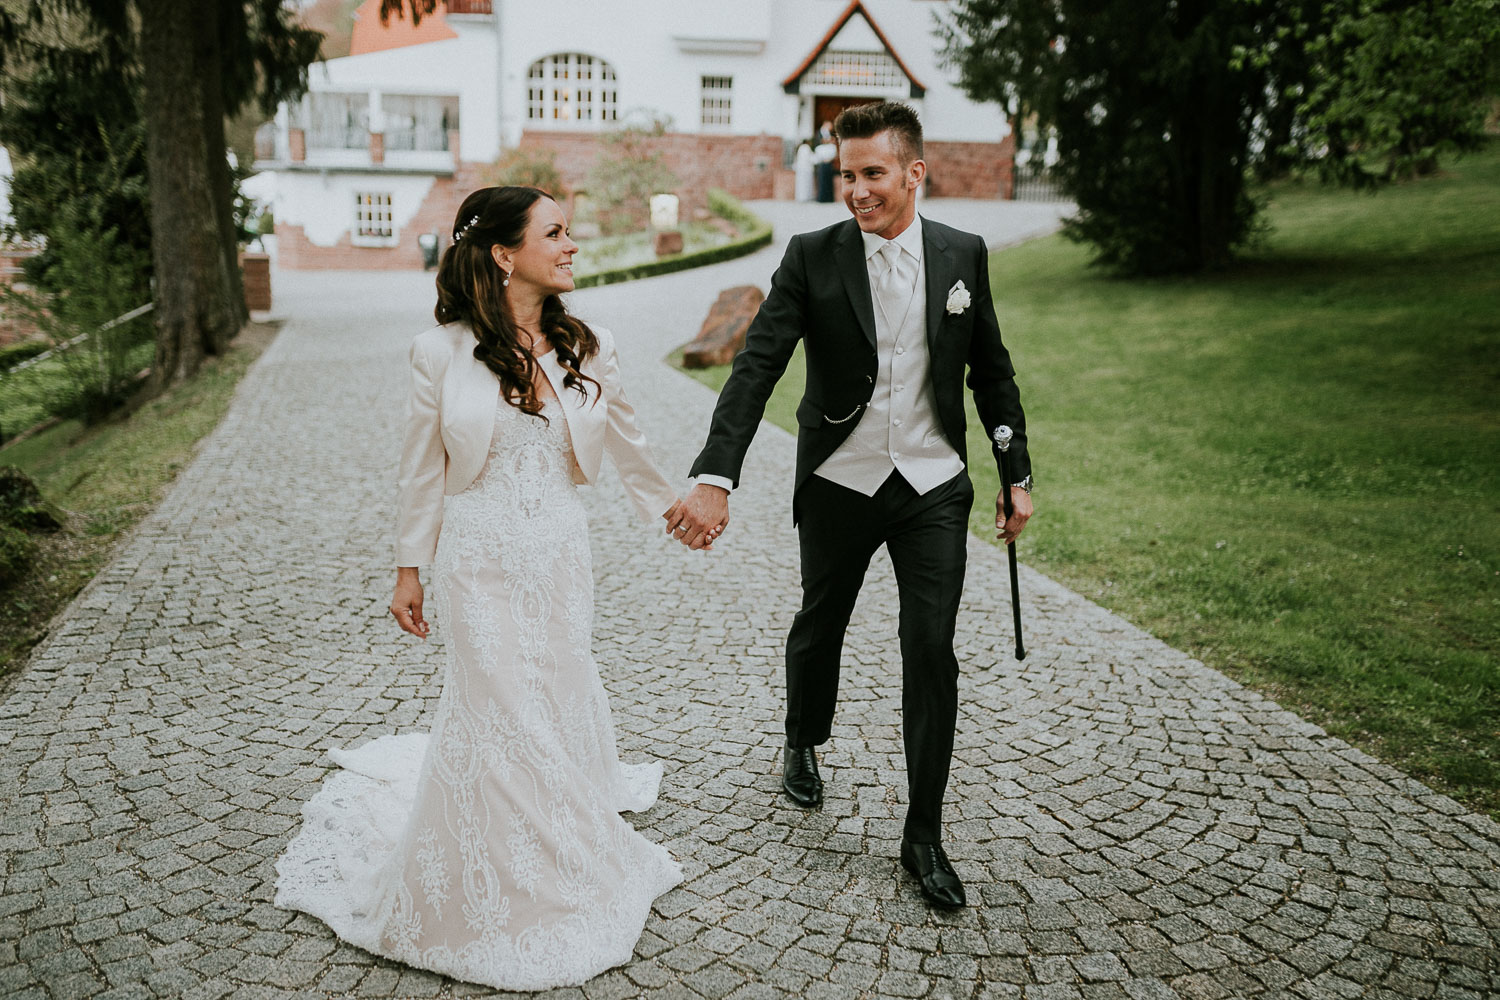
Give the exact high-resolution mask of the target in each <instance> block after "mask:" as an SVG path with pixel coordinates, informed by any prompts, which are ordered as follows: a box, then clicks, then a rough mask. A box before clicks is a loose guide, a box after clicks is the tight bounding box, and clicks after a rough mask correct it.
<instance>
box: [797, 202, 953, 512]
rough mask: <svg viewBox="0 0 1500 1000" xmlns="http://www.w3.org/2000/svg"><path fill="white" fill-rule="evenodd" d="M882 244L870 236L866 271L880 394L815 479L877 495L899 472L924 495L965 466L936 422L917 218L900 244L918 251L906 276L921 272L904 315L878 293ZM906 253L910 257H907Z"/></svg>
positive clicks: (924, 264)
mask: <svg viewBox="0 0 1500 1000" xmlns="http://www.w3.org/2000/svg"><path fill="white" fill-rule="evenodd" d="M883 242H884V241H883V240H880V239H879V237H876V238H875V239H874V240H871V239H870V238H869V236H868V235H866V243H865V250H866V256H865V266H866V268H867V269H868V270H869V274H870V289H871V291H870V295H871V297H872V299H873V300H874V306H875V352H876V362H877V366H878V367H877V374H876V377H875V389H874V392H873V393H872V394H871V396H870V405H869V406H867V407H866V408H865V410H864V412H863V413H861V414H860V416H859V423H858V424H856V425H855V428H854V431H853V433H851V434H850V435H849V436H848V437H847V438H845V439H844V442H843V443H842V444H840V445H839V447H838V449H837V450H836V451H834V453H833V454H832V455H830V456H828V458H827V460H826V461H824V462H823V464H822V465H820V466H818V468H817V469H816V470H815V474H816V475H819V476H822V477H823V478H824V479H828V480H831V481H832V482H835V483H838V484H839V485H840V486H847V487H848V488H849V489H851V490H857V491H858V492H860V493H863V494H864V495H865V496H874V495H875V491H876V490H878V489H879V488H880V484H881V483H883V482H885V480H886V478H887V477H889V476H890V474H891V470H892V469H895V470H897V471H898V472H900V473H901V476H902V478H904V479H905V480H906V481H907V482H908V483H910V484H911V487H912V489H914V490H916V491H917V492H918V493H919V494H921V493H926V492H927V491H928V490H930V489H933V488H934V487H936V486H941V485H942V484H943V483H946V482H947V481H948V480H950V479H952V478H953V477H954V476H956V475H958V474H959V473H960V472H962V471H963V467H964V463H963V460H962V459H961V458H959V457H958V452H956V451H954V450H953V446H952V445H950V444H949V443H948V439H947V437H946V436H945V435H944V434H943V431H942V428H941V427H940V426H939V424H938V419H937V410H936V409H935V408H934V406H933V400H932V385H931V382H930V380H929V379H928V366H929V356H928V353H927V320H926V316H927V262H926V260H925V258H923V257H921V249H922V225H921V219H920V217H919V218H917V219H915V220H913V222H912V224H911V225H910V226H908V227H907V229H906V230H905V231H904V232H903V233H901V235H900V236H899V237H898V238H897V240H896V242H898V243H901V244H903V245H905V246H906V247H908V248H912V247H914V248H915V249H916V251H917V260H916V266H915V267H913V266H912V263H913V262H912V260H911V259H910V257H907V259H906V260H905V263H904V267H905V271H906V273H907V274H908V275H909V274H911V272H912V271H915V272H916V273H915V277H914V278H913V279H912V293H911V299H910V300H909V302H908V304H907V307H906V312H905V314H904V315H901V316H887V315H885V310H884V309H882V308H881V304H880V296H879V295H877V294H876V293H875V288H876V287H877V285H878V282H879V280H880V276H881V272H882V271H883V269H884V264H883V262H882V258H881V256H880V254H879V253H878V252H873V251H872V247H873V248H878V247H879V245H880V243H883ZM902 253H903V256H904V257H905V256H907V254H908V253H909V251H908V250H903V252H902Z"/></svg>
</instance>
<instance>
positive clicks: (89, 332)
mask: <svg viewBox="0 0 1500 1000" xmlns="http://www.w3.org/2000/svg"><path fill="white" fill-rule="evenodd" d="M48 247H49V250H50V251H51V253H52V258H53V266H52V271H53V274H54V276H55V277H56V278H58V279H59V281H58V287H59V288H60V289H61V290H60V291H55V292H51V291H47V290H45V289H20V288H16V287H13V286H12V287H9V288H6V289H5V290H4V292H3V295H4V301H5V304H6V306H7V308H12V309H15V310H16V311H17V312H18V313H20V314H21V315H22V316H24V317H25V318H26V319H27V320H28V321H29V322H30V323H32V324H33V325H35V326H36V328H37V329H39V330H41V331H42V332H43V333H45V334H46V335H47V339H48V340H49V341H50V346H51V347H52V349H53V351H54V352H55V353H54V357H53V358H51V359H49V360H48V361H47V363H46V364H47V366H48V367H49V369H55V370H56V371H57V372H58V373H59V374H60V375H61V376H62V387H61V391H59V387H58V383H57V380H56V379H55V378H51V379H27V380H24V382H23V383H21V385H20V386H19V388H21V389H22V390H23V391H30V392H43V393H45V396H44V398H42V399H39V400H37V401H36V402H37V403H39V404H40V405H41V406H42V408H43V410H44V412H46V413H47V414H48V415H51V416H60V417H80V418H82V419H83V420H84V421H85V422H86V423H95V422H97V421H99V420H100V419H102V418H103V417H105V416H106V415H108V414H109V413H111V412H112V411H113V410H114V409H115V408H116V407H118V406H119V405H120V404H121V403H122V402H124V401H125V399H126V398H127V397H128V396H129V395H130V394H131V393H132V392H133V391H134V389H135V385H136V378H135V376H136V373H137V372H138V371H140V369H141V368H142V367H143V363H144V365H149V363H150V353H149V352H150V347H149V341H150V339H151V326H150V324H149V323H148V322H145V321H143V320H142V319H141V318H136V319H134V320H130V321H127V322H124V323H117V322H116V318H117V317H119V316H122V315H124V314H125V313H127V312H130V311H131V310H133V309H134V308H135V307H137V306H139V305H141V304H142V302H140V301H138V300H137V296H138V295H139V294H140V293H139V291H138V290H137V285H136V280H135V279H136V276H137V275H138V274H139V273H140V271H139V269H140V268H141V267H142V264H141V262H140V260H139V259H138V257H139V255H140V253H141V251H140V250H138V249H137V248H135V247H131V246H126V245H124V244H122V243H121V242H120V241H119V240H118V239H117V238H116V234H115V231H114V229H112V228H111V229H101V228H99V226H98V223H97V222H96V221H92V220H87V219H85V220H79V219H76V218H59V219H58V220H57V222H56V225H55V226H54V228H53V231H52V233H51V234H50V236H49V240H48ZM25 374H30V373H29V372H28V373H25Z"/></svg>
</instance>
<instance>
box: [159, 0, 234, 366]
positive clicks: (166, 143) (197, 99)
mask: <svg viewBox="0 0 1500 1000" xmlns="http://www.w3.org/2000/svg"><path fill="white" fill-rule="evenodd" d="M212 6H213V5H212V4H207V5H204V4H200V3H198V2H196V0H137V3H136V7H137V9H138V11H139V12H140V56H141V69H142V76H143V77H144V81H145V89H146V102H145V114H146V131H147V142H146V162H147V168H148V171H149V173H150V186H151V230H152V239H151V257H152V261H153V263H154V265H155V268H156V308H155V317H156V360H155V364H154V365H153V366H152V370H151V386H150V387H151V390H152V391H153V392H155V391H160V390H161V389H162V388H163V387H165V386H167V385H170V384H172V383H174V382H177V381H180V380H182V379H184V378H187V377H188V376H190V375H192V374H193V373H194V372H196V371H197V370H198V366H199V365H200V364H201V363H202V361H203V358H204V356H205V355H208V354H217V353H219V352H220V351H221V350H223V347H224V345H225V344H227V343H228V342H229V338H230V337H231V336H233V335H234V333H235V331H236V330H237V329H238V328H239V323H238V321H237V315H238V313H237V310H236V308H235V306H234V299H233V293H232V286H231V283H230V280H229V270H228V268H227V267H226V265H225V259H224V253H223V245H222V237H221V230H220V221H219V216H220V212H221V211H225V210H227V206H226V207H224V208H221V207H220V205H219V204H218V202H217V199H216V198H215V196H214V184H213V178H212V177H211V175H210V172H209V169H208V157H209V152H210V149H211V146H210V129H209V128H208V127H207V124H206V122H205V121H204V107H203V105H204V101H203V95H202V90H203V83H202V80H203V75H202V74H203V67H202V66H201V65H200V64H201V61H202V54H203V53H204V52H205V46H207V45H211V44H212V42H213V41H214V40H216V36H217V33H216V32H215V33H214V34H213V35H210V36H209V38H208V40H207V41H206V42H205V41H204V40H203V35H204V33H205V31H206V29H205V26H204V21H205V20H206V19H205V18H204V16H203V12H204V8H205V7H212ZM213 84H214V86H215V87H217V86H218V85H219V82H218V78H217V75H215V77H214V80H213ZM221 129H222V125H221ZM218 155H219V157H220V158H221V159H222V157H223V155H224V149H223V145H222V143H220V145H219V147H218Z"/></svg>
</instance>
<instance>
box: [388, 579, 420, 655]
mask: <svg viewBox="0 0 1500 1000" xmlns="http://www.w3.org/2000/svg"><path fill="white" fill-rule="evenodd" d="M391 614H393V615H395V616H396V624H397V625H400V626H401V630H402V631H403V632H410V633H411V634H412V635H414V636H416V637H417V638H418V639H425V638H427V633H428V625H427V619H425V618H423V617H422V581H421V580H420V579H418V578H417V570H416V567H414V566H401V567H398V568H397V570H396V593H395V596H393V597H392V598H391Z"/></svg>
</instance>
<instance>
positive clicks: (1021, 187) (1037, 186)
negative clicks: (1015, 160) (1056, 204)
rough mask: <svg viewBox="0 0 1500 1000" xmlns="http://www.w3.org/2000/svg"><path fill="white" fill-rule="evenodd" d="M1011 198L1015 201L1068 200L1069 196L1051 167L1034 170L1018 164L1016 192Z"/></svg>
mask: <svg viewBox="0 0 1500 1000" xmlns="http://www.w3.org/2000/svg"><path fill="white" fill-rule="evenodd" d="M1011 199H1012V200H1013V201H1067V200H1068V196H1067V195H1066V194H1064V193H1063V190H1062V188H1061V187H1060V186H1059V185H1058V183H1057V178H1056V177H1055V176H1054V175H1053V173H1052V171H1051V170H1050V169H1048V168H1046V167H1043V168H1042V169H1041V170H1033V169H1031V168H1030V167H1023V166H1017V167H1016V174H1015V187H1014V193H1012V195H1011Z"/></svg>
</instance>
